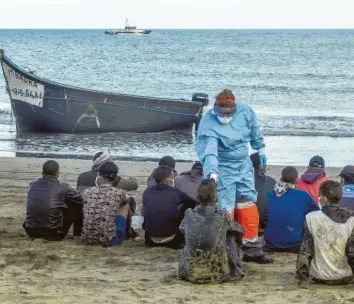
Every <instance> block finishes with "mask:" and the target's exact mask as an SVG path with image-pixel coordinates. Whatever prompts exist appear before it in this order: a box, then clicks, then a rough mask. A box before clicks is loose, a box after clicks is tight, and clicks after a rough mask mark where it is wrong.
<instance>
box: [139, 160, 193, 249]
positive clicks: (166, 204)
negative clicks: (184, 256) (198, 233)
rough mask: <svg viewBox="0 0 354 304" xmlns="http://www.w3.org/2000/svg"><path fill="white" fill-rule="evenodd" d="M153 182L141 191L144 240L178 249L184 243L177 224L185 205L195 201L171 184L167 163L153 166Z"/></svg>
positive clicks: (153, 244) (171, 174)
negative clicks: (149, 186)
mask: <svg viewBox="0 0 354 304" xmlns="http://www.w3.org/2000/svg"><path fill="white" fill-rule="evenodd" d="M154 179H155V180H156V182H157V185H156V186H153V187H151V188H148V189H146V190H145V192H144V193H143V208H142V212H141V213H142V215H143V217H144V223H143V229H144V230H145V244H146V245H148V246H165V247H169V248H173V249H180V248H182V247H183V246H184V236H183V234H182V233H181V232H180V231H179V225H180V224H181V221H182V220H183V217H184V212H185V211H186V210H187V209H188V208H194V207H195V205H196V204H197V202H196V201H195V200H194V199H192V198H191V197H189V196H188V195H187V194H185V193H183V192H182V191H181V190H179V189H176V188H174V187H173V181H174V173H173V169H172V168H171V167H169V166H160V167H158V168H157V169H156V170H155V173H154Z"/></svg>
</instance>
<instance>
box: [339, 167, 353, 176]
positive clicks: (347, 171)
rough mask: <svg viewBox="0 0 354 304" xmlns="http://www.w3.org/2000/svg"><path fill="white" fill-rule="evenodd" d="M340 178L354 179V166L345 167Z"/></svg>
mask: <svg viewBox="0 0 354 304" xmlns="http://www.w3.org/2000/svg"><path fill="white" fill-rule="evenodd" d="M338 176H341V177H347V176H353V177H354V166H345V167H344V168H343V170H342V171H341V173H340V174H339V175H338Z"/></svg>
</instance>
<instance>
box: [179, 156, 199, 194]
mask: <svg viewBox="0 0 354 304" xmlns="http://www.w3.org/2000/svg"><path fill="white" fill-rule="evenodd" d="M202 180H203V166H202V164H201V163H200V162H199V161H198V162H195V163H194V164H193V166H192V169H191V170H190V171H187V172H182V173H181V174H180V175H177V176H176V177H175V188H177V189H179V190H181V191H182V192H184V193H186V194H187V195H188V196H190V197H191V198H193V199H195V200H196V199H197V190H198V187H199V185H200V183H201V182H202Z"/></svg>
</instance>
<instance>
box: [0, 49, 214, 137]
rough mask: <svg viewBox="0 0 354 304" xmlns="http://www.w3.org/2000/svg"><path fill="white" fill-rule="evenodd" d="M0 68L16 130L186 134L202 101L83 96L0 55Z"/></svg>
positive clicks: (199, 97)
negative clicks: (182, 131) (172, 132)
mask: <svg viewBox="0 0 354 304" xmlns="http://www.w3.org/2000/svg"><path fill="white" fill-rule="evenodd" d="M0 63H1V66H2V70H3V73H4V77H5V84H6V90H7V92H8V94H9V97H10V102H11V108H12V112H13V114H14V116H15V118H16V129H17V132H19V133H25V132H52V133H105V132H133V133H150V132H161V131H168V130H178V129H190V130H191V129H192V127H193V124H194V123H196V129H197V128H198V123H199V121H200V119H201V117H202V115H203V106H204V105H207V104H208V95H206V94H202V93H196V94H194V95H193V98H192V99H193V100H195V101H196V102H193V101H183V100H176V99H166V98H153V97H144V96H135V95H126V94H116V93H110V92H103V91H95V90H87V89H81V88H78V87H73V86H68V85H64V84H60V83H57V82H54V81H50V80H48V79H44V78H41V77H39V76H37V75H35V74H34V72H32V71H26V70H25V69H23V68H21V67H19V66H18V65H16V64H15V63H13V62H12V61H11V60H10V59H9V58H8V57H7V56H5V55H4V51H3V50H1V49H0Z"/></svg>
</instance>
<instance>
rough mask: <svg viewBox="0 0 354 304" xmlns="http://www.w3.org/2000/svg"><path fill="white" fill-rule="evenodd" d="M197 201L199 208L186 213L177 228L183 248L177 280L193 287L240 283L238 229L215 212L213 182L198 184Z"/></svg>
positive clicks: (228, 218)
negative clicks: (189, 282)
mask: <svg viewBox="0 0 354 304" xmlns="http://www.w3.org/2000/svg"><path fill="white" fill-rule="evenodd" d="M198 201H199V203H200V205H199V206H197V207H196V208H195V209H194V210H193V209H188V210H187V211H186V214H185V217H184V219H183V222H182V223H181V226H180V231H181V232H182V233H183V234H184V235H185V239H186V246H185V247H184V249H183V251H182V253H181V258H180V261H179V265H178V273H177V275H178V277H179V278H181V279H184V280H187V281H191V282H194V283H208V282H225V281H230V280H236V279H240V278H241V277H242V276H243V274H242V267H241V264H240V259H239V252H241V245H242V236H243V233H244V232H243V228H242V226H241V225H239V224H238V223H237V222H236V221H234V220H233V219H232V218H231V216H230V214H229V213H228V212H227V211H226V210H222V211H221V210H217V209H216V203H217V201H218V197H217V186H216V184H215V182H213V181H211V180H204V181H202V183H201V184H200V186H199V187H198ZM236 241H237V243H238V245H239V248H237V244H236Z"/></svg>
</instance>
